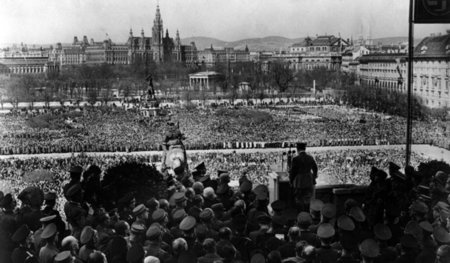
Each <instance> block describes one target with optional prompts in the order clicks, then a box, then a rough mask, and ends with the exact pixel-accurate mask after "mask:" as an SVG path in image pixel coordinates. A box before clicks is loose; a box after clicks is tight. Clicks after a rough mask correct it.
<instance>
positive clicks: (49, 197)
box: [44, 192, 56, 201]
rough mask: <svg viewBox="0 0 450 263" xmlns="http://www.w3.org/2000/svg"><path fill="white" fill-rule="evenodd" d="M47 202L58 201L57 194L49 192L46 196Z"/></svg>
mask: <svg viewBox="0 0 450 263" xmlns="http://www.w3.org/2000/svg"><path fill="white" fill-rule="evenodd" d="M44 200H45V201H54V200H56V193H55V192H48V193H46V194H45V195H44Z"/></svg>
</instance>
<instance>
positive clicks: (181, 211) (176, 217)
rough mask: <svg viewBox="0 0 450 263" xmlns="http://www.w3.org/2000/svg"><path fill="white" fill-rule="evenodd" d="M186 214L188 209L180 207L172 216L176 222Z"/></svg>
mask: <svg viewBox="0 0 450 263" xmlns="http://www.w3.org/2000/svg"><path fill="white" fill-rule="evenodd" d="M186 216H187V213H186V211H184V209H179V210H177V211H175V213H173V215H172V218H173V220H174V221H175V222H179V221H181V220H182V219H183V218H185V217H186Z"/></svg>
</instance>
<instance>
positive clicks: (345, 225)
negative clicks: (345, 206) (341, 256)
mask: <svg viewBox="0 0 450 263" xmlns="http://www.w3.org/2000/svg"><path fill="white" fill-rule="evenodd" d="M337 226H338V227H339V228H340V229H342V230H345V231H353V230H355V223H353V220H352V219H351V218H350V217H348V216H346V215H343V216H340V217H339V218H338V220H337Z"/></svg>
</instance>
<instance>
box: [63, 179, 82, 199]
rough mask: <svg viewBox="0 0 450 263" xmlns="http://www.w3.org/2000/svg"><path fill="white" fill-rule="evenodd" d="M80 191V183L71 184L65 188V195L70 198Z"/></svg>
mask: <svg viewBox="0 0 450 263" xmlns="http://www.w3.org/2000/svg"><path fill="white" fill-rule="evenodd" d="M80 192H81V184H79V183H76V184H74V185H72V186H71V187H70V188H69V189H67V192H66V197H67V198H71V197H74V196H75V195H76V194H78V193H80Z"/></svg>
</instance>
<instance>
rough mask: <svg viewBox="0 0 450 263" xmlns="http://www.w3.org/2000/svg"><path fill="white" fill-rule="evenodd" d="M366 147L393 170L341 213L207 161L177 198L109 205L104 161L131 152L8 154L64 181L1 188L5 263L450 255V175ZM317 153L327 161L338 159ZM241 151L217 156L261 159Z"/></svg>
mask: <svg viewBox="0 0 450 263" xmlns="http://www.w3.org/2000/svg"><path fill="white" fill-rule="evenodd" d="M359 154H360V155H358V156H362V157H360V159H359V160H358V159H357V158H355V159H353V160H350V161H351V162H361V163H371V164H375V163H378V164H386V165H388V167H387V169H388V172H385V171H384V170H383V169H379V168H382V167H378V168H376V167H375V166H373V167H372V168H371V169H370V171H369V172H368V173H367V174H366V176H367V177H368V178H370V182H369V184H368V186H367V188H366V191H365V195H364V197H363V198H362V199H358V198H349V199H347V200H346V201H345V203H344V204H343V208H342V209H338V207H339V206H338V205H337V203H334V201H333V199H332V198H331V199H330V198H329V197H326V196H321V195H320V193H318V192H317V193H316V198H313V199H312V201H311V202H310V203H309V205H308V206H306V207H302V209H299V208H298V207H296V206H295V205H293V202H292V200H276V201H272V202H271V201H269V192H268V188H267V186H265V185H263V184H259V183H258V182H254V181H252V180H251V178H249V176H248V173H243V174H241V175H239V177H238V178H237V181H238V186H237V188H232V187H230V185H229V184H230V182H231V180H233V176H232V175H231V174H230V172H229V171H226V170H219V171H217V170H215V171H213V173H214V174H217V176H215V177H213V176H211V175H209V174H208V173H209V171H210V167H207V164H205V163H204V164H203V165H198V166H196V167H195V170H194V172H195V174H196V177H195V178H196V180H195V182H193V183H189V184H185V185H183V184H181V183H177V184H175V185H174V186H173V187H170V188H169V189H170V190H168V193H167V196H168V197H170V198H165V197H159V196H152V197H149V198H148V200H136V198H135V195H134V194H132V193H130V194H125V195H124V196H118V197H117V199H118V200H117V202H116V205H115V207H114V208H113V209H108V210H106V209H105V206H103V205H102V204H103V202H102V201H103V200H102V198H103V194H102V192H101V191H97V190H95V189H103V188H101V187H100V188H98V187H99V184H100V185H101V181H100V179H101V175H102V172H103V171H104V169H105V168H106V167H107V165H109V164H111V162H121V161H124V160H125V159H126V157H123V156H114V157H111V159H109V160H108V158H109V157H104V156H103V157H100V156H97V157H91V156H81V157H79V159H76V158H75V159H47V160H44V161H42V159H33V158H31V159H23V160H20V159H14V160H7V161H3V162H4V163H3V164H7V162H10V165H9V166H10V167H8V168H7V169H6V170H5V169H4V170H3V171H2V175H3V174H6V172H5V171H9V174H8V175H7V177H14V176H13V174H14V172H15V170H19V169H22V168H23V167H26V166H27V165H29V166H30V168H32V169H36V168H47V169H53V168H55V167H57V166H58V165H60V166H62V167H64V169H65V170H64V171H62V174H61V178H60V180H59V181H57V182H56V183H55V180H49V181H50V182H52V183H55V184H57V185H58V186H57V188H56V189H55V188H52V187H48V185H46V184H45V183H43V182H37V184H36V185H35V186H37V187H38V188H37V189H38V190H40V191H42V197H43V198H42V199H40V200H38V199H39V198H36V195H32V193H31V192H30V191H28V192H26V191H25V190H24V191H21V192H20V193H19V194H18V195H16V194H14V193H6V194H3V192H2V193H0V207H1V211H0V244H1V246H0V262H5V263H8V262H13V263H16V262H39V263H47V262H51V263H53V262H88V263H94V262H101V263H105V262H109V263H114V262H121V263H123V262H129V263H134V262H139V263H156V262H183V263H184V262H216V263H218V262H236V263H237V262H252V263H257V262H264V263H265V262H270V263H280V262H314V263H316V262H317V263H320V262H430V263H435V262H437V263H445V262H449V261H450V233H449V230H450V195H449V194H450V175H449V174H447V173H445V172H443V171H439V172H437V173H436V174H435V175H433V176H431V177H427V176H425V175H424V174H421V173H420V172H419V171H416V170H415V169H414V168H413V167H412V166H408V167H406V168H405V172H404V173H402V172H401V171H400V167H399V166H397V165H395V164H394V163H392V162H390V163H388V162H387V161H386V160H384V161H376V162H375V163H372V162H371V160H373V159H372V158H377V157H376V155H373V156H371V155H370V154H367V155H365V154H362V153H359ZM313 155H314V156H315V159H316V161H317V163H318V164H320V163H321V162H323V160H324V159H326V158H329V157H328V156H331V155H326V154H325V155H320V154H319V155H315V154H313ZM333 156H334V157H336V155H333ZM204 157H205V156H203V155H201V156H195V158H198V159H195V158H194V159H195V160H193V162H196V161H198V160H200V158H204ZM271 157H274V156H270V155H268V156H267V158H271ZM133 158H135V160H136V161H140V162H148V161H150V160H149V159H151V157H148V156H135V157H133ZM241 158H242V159H236V156H233V155H230V156H214V158H212V159H222V161H219V162H224V161H225V159H226V162H233V163H239V162H241V161H242V160H243V159H245V160H248V161H249V162H252V161H254V158H260V156H251V155H248V156H242V157H241ZM103 159H105V160H108V161H105V162H104V163H102V162H101V160H103ZM392 160H393V159H390V161H392ZM337 161H338V162H340V161H339V158H337ZM75 162H78V164H75ZM345 162H347V161H345ZM3 164H2V167H4V165H3ZM80 164H81V165H82V166H81V165H80ZM94 164H95V165H94ZM88 165H89V168H86V167H87V166H88ZM6 166H8V165H6ZM83 166H85V167H83ZM219 167H220V168H223V167H221V166H220V165H219ZM231 167H232V166H231ZM332 169H334V168H332ZM357 169H359V168H358V167H357ZM347 173H349V172H348V171H347ZM358 173H359V171H358ZM321 176H323V175H321V174H320V172H319V178H320V177H321ZM58 199H63V200H64V202H63V204H64V205H63V208H62V210H58V209H57V207H56V206H57V204H58ZM108 201H111V200H108Z"/></svg>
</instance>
